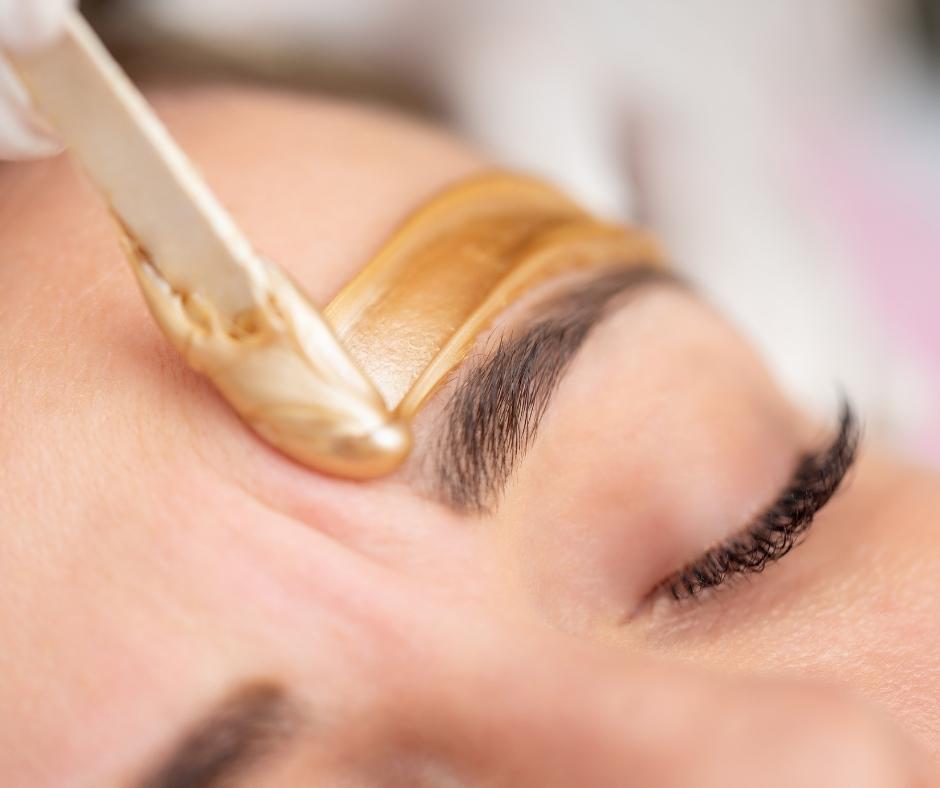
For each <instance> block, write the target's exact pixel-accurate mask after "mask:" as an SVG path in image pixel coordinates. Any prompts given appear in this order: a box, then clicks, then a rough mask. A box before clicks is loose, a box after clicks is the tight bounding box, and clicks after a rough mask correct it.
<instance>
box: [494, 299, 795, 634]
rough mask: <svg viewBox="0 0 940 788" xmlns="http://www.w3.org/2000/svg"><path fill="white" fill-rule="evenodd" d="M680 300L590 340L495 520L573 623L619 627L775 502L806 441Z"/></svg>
mask: <svg viewBox="0 0 940 788" xmlns="http://www.w3.org/2000/svg"><path fill="white" fill-rule="evenodd" d="M678 301H679V299H678V297H675V296H671V297H662V298H650V299H649V300H648V301H647V300H644V301H643V302H642V303H638V304H637V305H635V306H633V307H630V308H628V309H627V310H625V311H624V312H623V313H621V314H620V315H618V317H617V318H615V319H614V320H612V321H611V322H610V323H609V324H607V325H605V326H604V327H603V328H602V330H601V331H599V332H598V334H597V335H596V336H595V337H593V339H592V342H591V343H590V344H589V345H588V346H587V347H586V348H585V349H584V352H583V354H582V356H580V357H579V358H578V359H577V361H576V362H575V364H574V366H573V368H572V369H571V371H570V373H569V376H568V378H566V380H565V381H564V382H563V384H562V386H561V388H560V390H559V392H558V395H557V397H556V400H555V402H554V403H553V405H552V408H551V409H550V411H549V413H548V414H546V418H545V421H544V423H543V425H542V429H541V432H540V437H539V439H538V442H537V444H536V446H535V447H533V450H532V451H531V453H530V456H529V457H528V458H527V459H526V460H525V462H524V463H523V466H522V468H521V469H520V472H519V474H518V477H517V479H516V481H515V483H514V484H513V486H512V489H511V490H510V493H509V495H508V496H507V499H506V503H505V505H504V507H503V509H502V510H501V512H500V515H499V520H500V523H499V530H500V532H501V533H503V534H504V535H503V536H502V537H501V541H502V542H503V545H504V547H505V548H506V553H507V555H509V556H510V557H511V560H514V561H515V562H516V564H517V566H518V567H519V569H520V571H521V575H522V577H523V578H524V582H525V585H526V586H527V591H528V592H529V593H531V594H533V595H534V597H535V599H536V600H537V604H538V606H539V607H541V608H542V609H543V610H545V611H546V612H548V614H549V615H550V616H551V617H553V618H554V619H556V620H557V621H561V622H564V623H565V625H566V626H590V625H596V624H606V625H619V624H621V623H623V621H624V619H625V618H628V617H629V616H630V615H631V614H632V612H633V610H634V609H635V607H636V605H637V604H638V603H639V602H640V600H641V599H642V598H643V597H644V596H645V595H646V594H647V593H648V592H649V591H650V590H651V589H652V588H653V587H654V586H655V584H656V583H657V582H659V581H660V580H662V579H664V578H665V577H666V576H668V575H669V574H671V573H672V572H673V571H675V570H677V569H679V568H680V567H681V566H682V565H683V564H684V563H685V562H686V561H688V560H690V559H692V558H694V557H695V556H697V555H698V554H699V553H700V552H701V551H703V550H704V549H706V548H707V547H709V546H710V545H711V544H713V543H714V542H716V541H718V540H720V539H722V538H724V537H726V536H728V535H729V534H730V533H731V532H732V531H734V530H737V529H738V528H740V527H742V526H743V525H744V524H745V523H746V522H747V520H748V518H749V517H750V516H751V515H753V514H754V513H755V512H756V511H758V510H759V509H760V508H762V507H763V506H764V505H765V504H766V503H767V502H768V501H770V500H771V499H772V498H773V496H774V495H775V494H776V492H777V491H778V489H779V488H780V487H781V486H782V485H783V483H784V481H785V480H786V478H787V477H788V476H789V473H790V472H791V470H792V464H793V462H794V461H795V456H796V453H797V451H798V447H800V445H801V440H802V438H801V436H800V435H799V432H800V429H801V428H800V427H799V425H798V423H797V422H796V420H795V418H794V416H793V414H792V411H791V409H790V408H789V406H788V405H787V404H786V402H785V401H784V400H783V399H782V397H781V396H780V395H779V394H778V393H777V390H776V389H775V387H774V386H773V385H772V383H771V382H770V381H769V379H768V378H767V376H766V374H765V372H764V370H763V368H762V367H761V366H760V364H759V363H758V362H757V361H756V359H755V358H754V357H753V356H752V354H751V353H750V352H749V351H748V349H747V348H746V346H745V345H744V344H743V343H742V342H741V341H740V340H739V339H738V338H737V337H736V336H735V335H734V334H733V332H731V331H730V330H729V329H727V328H726V327H725V326H724V324H722V323H721V322H720V321H718V320H717V319H716V318H714V317H712V316H711V315H710V314H709V313H708V312H706V311H705V310H704V309H702V308H700V307H695V306H692V305H690V304H689V303H688V302H685V301H683V302H680V303H681V304H682V305H681V307H680V306H678V305H677V302H678Z"/></svg>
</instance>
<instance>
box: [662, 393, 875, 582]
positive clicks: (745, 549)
mask: <svg viewBox="0 0 940 788" xmlns="http://www.w3.org/2000/svg"><path fill="white" fill-rule="evenodd" d="M858 443H859V426H858V420H857V419H856V417H855V413H854V411H853V410H852V408H851V406H850V405H849V403H848V402H843V405H842V412H841V417H840V420H839V429H838V432H837V434H836V436H835V438H834V439H833V440H832V442H831V443H830V444H829V445H828V446H827V447H826V448H824V449H822V450H820V451H817V452H813V453H809V454H806V455H804V456H803V457H802V458H801V459H800V461H799V462H798V464H797V467H796V469H795V470H794V472H793V476H792V477H791V479H790V481H789V483H788V484H787V486H786V487H785V488H784V490H783V491H782V492H781V493H780V495H779V496H778V497H777V499H776V500H775V501H774V502H773V503H772V504H771V505H770V506H768V507H767V508H766V509H764V511H762V512H761V513H760V514H759V515H758V516H757V517H755V518H754V520H752V521H751V522H750V523H749V524H748V525H747V526H745V527H744V528H743V529H742V530H741V531H739V532H738V533H736V534H734V535H733V536H731V537H729V538H728V539H725V540H723V541H721V542H719V543H718V544H716V545H714V546H713V547H711V548H709V549H708V550H706V551H705V553H703V554H702V555H701V556H700V557H699V558H696V559H695V560H694V561H691V562H690V563H688V564H686V565H685V566H684V567H683V568H682V569H680V570H679V571H678V572H675V573H674V574H672V575H670V576H669V577H667V578H665V579H664V580H662V581H661V582H660V583H658V584H657V585H656V587H655V588H654V590H653V591H652V592H651V593H650V595H649V597H648V598H652V597H655V596H659V595H661V594H666V595H668V596H671V597H672V599H674V600H676V601H681V600H686V599H693V598H696V597H699V596H701V595H702V594H703V593H705V592H706V591H709V590H711V589H714V588H717V587H718V586H721V585H723V584H725V583H728V582H729V581H731V580H733V579H734V578H737V577H741V576H744V575H749V574H756V573H760V572H763V571H764V570H765V569H766V568H767V567H768V566H769V565H770V564H772V563H774V562H776V561H779V560H780V559H781V558H783V557H784V556H785V555H787V554H788V553H789V552H790V551H791V550H792V549H793V548H794V547H795V546H796V545H797V544H799V543H800V542H801V541H802V538H803V537H804V536H805V534H806V532H807V531H808V530H809V528H810V526H811V525H812V524H813V521H814V519H815V517H816V514H817V512H819V511H820V509H822V508H823V507H824V506H825V505H826V504H827V503H828V502H829V499H830V498H832V496H833V494H835V492H836V491H837V490H838V489H839V487H840V485H841V484H842V482H843V480H844V479H845V476H846V474H847V473H848V471H849V468H851V467H852V464H853V463H854V462H855V458H856V454H857V449H858Z"/></svg>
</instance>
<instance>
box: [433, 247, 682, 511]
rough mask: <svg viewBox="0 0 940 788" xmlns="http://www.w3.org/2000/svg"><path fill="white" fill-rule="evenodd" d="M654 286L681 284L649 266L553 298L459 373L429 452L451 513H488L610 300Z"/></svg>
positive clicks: (664, 271)
mask: <svg viewBox="0 0 940 788" xmlns="http://www.w3.org/2000/svg"><path fill="white" fill-rule="evenodd" d="M653 284H670V285H677V286H682V282H681V280H679V279H678V278H677V277H676V276H675V274H673V273H671V272H670V271H668V270H667V269H664V268H662V267H661V266H656V265H648V266H645V265H641V266H634V267H630V268H614V269H611V270H610V271H607V272H604V273H601V274H600V275H598V276H596V277H594V278H592V279H590V280H588V281H587V282H584V283H581V284H579V285H576V286H575V287H573V288H572V289H570V290H567V291H566V292H564V293H562V294H561V295H559V296H556V297H555V298H554V299H553V300H552V301H551V302H549V304H547V305H546V306H545V307H544V308H543V309H541V310H540V317H539V318H538V319H537V320H536V321H535V322H533V323H531V324H530V325H529V326H527V327H526V328H525V330H524V331H523V332H522V333H520V334H519V335H517V336H511V337H509V338H508V339H503V340H501V341H500V343H499V345H498V346H497V347H496V349H495V350H494V351H492V352H491V353H489V354H488V355H487V356H486V357H485V358H484V359H483V360H482V361H481V362H479V363H477V364H475V365H473V366H471V367H469V368H468V369H465V370H464V372H463V374H462V376H461V380H460V382H459V383H458V385H457V390H456V391H455V393H454V394H453V395H452V397H451V399H450V401H449V402H448V403H447V406H446V408H445V412H444V414H443V420H444V426H443V429H442V430H441V432H440V434H439V436H438V438H437V439H436V441H435V445H434V446H433V447H432V450H431V452H432V454H431V456H432V458H433V476H434V481H433V483H434V485H435V488H436V489H437V491H438V492H439V494H440V495H441V497H443V498H444V500H445V501H446V502H447V503H449V504H450V505H451V506H453V507H454V508H456V509H458V510H460V511H465V512H474V513H483V512H485V511H487V510H488V509H490V508H492V506H493V505H494V504H495V502H496V500H497V499H498V496H499V492H500V490H501V489H502V488H503V486H504V485H505V483H506V481H507V480H508V479H509V477H510V475H511V473H512V470H513V468H514V467H515V465H516V463H517V462H518V461H519V459H521V457H522V456H523V455H524V454H525V452H526V451H527V449H528V448H529V446H530V445H531V444H532V441H533V440H534V438H535V434H536V431H537V430H538V426H539V423H540V421H541V419H542V416H543V415H544V413H545V410H546V408H547V407H548V404H549V402H550V400H551V397H552V394H553V393H554V391H555V389H556V388H557V386H558V383H559V382H560V380H561V378H562V376H563V375H564V373H565V371H566V370H567V368H568V365H569V364H570V363H571V361H572V359H573V358H574V356H575V354H576V353H577V351H578V349H579V348H580V347H581V346H582V345H583V343H584V341H585V340H586V339H587V337H588V335H589V334H590V332H591V330H592V329H593V328H595V327H596V326H597V325H598V324H599V323H601V322H602V321H603V320H604V318H605V317H606V316H607V315H608V314H610V313H611V312H612V311H613V307H614V306H615V305H616V302H617V298H618V297H619V296H622V295H624V294H625V293H631V292H635V291H637V290H639V289H640V288H645V287H646V286H649V285H653Z"/></svg>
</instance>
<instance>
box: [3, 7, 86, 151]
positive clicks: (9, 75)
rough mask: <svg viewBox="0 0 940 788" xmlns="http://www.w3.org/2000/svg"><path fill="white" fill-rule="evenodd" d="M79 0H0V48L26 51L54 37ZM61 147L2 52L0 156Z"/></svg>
mask: <svg viewBox="0 0 940 788" xmlns="http://www.w3.org/2000/svg"><path fill="white" fill-rule="evenodd" d="M75 3H76V0H0V50H7V51H10V52H26V51H29V50H30V49H33V48H36V47H41V46H43V45H44V44H47V43H49V42H50V41H52V40H54V39H55V37H56V36H57V35H58V34H59V32H60V30H61V28H62V25H63V23H64V21H65V17H66V13H67V11H68V9H69V8H71V7H73V6H74V5H75ZM60 149H61V145H60V144H59V142H58V141H57V140H56V138H55V136H54V135H53V134H52V132H51V131H50V130H49V128H48V127H47V126H46V124H45V123H44V122H43V121H42V120H41V119H40V118H39V116H38V115H37V114H36V113H35V112H34V111H33V110H32V108H31V107H30V102H29V97H28V96H27V94H26V91H25V90H24V88H23V86H22V85H21V84H20V83H19V81H18V80H17V79H16V76H15V74H14V72H13V70H12V68H11V66H10V64H9V63H8V62H7V61H6V60H4V58H3V57H2V55H0V159H29V158H40V157H42V156H51V155H53V154H55V153H57V152H58V151H59V150H60Z"/></svg>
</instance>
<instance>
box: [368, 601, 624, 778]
mask: <svg viewBox="0 0 940 788" xmlns="http://www.w3.org/2000/svg"><path fill="white" fill-rule="evenodd" d="M478 612H481V611H478ZM424 623H425V624H426V625H428V629H425V630H424V631H423V632H418V631H417V630H416V631H415V633H414V638H413V639H412V640H410V642H408V643H406V644H403V643H399V646H400V647H401V646H404V648H401V649H400V650H399V652H398V654H397V655H395V656H394V657H393V658H392V659H390V660H389V661H388V662H386V665H385V668H386V670H385V671H384V672H383V676H382V680H383V687H384V692H383V694H382V697H381V700H380V704H381V706H382V708H381V710H380V711H379V713H378V714H377V715H375V712H374V710H373V718H375V717H376V716H377V717H378V718H380V719H382V720H383V724H382V733H381V738H382V740H383V744H382V745H381V747H380V748H379V749H381V750H383V751H385V752H388V753H391V754H392V755H390V756H389V757H390V759H391V760H395V759H401V760H404V761H407V762H412V763H413V762H415V761H416V760H420V761H421V762H422V763H425V764H426V763H433V764H434V768H435V769H437V770H439V773H440V774H447V775H448V779H451V780H452V782H446V781H443V782H440V783H434V782H431V783H429V784H433V785H437V784H440V785H468V786H470V785H487V786H507V788H508V787H509V786H512V787H513V788H515V787H516V786H523V785H524V786H529V785H532V786H535V785H537V786H540V787H542V788H552V787H553V786H559V788H561V786H571V785H585V786H597V787H598V788H604V786H608V785H610V786H615V785H623V784H624V781H625V780H626V779H627V777H628V776H629V774H628V768H629V766H628V764H629V758H630V757H631V754H630V753H629V751H628V748H627V747H625V746H624V742H623V741H621V737H620V727H621V726H620V724H619V723H620V722H621V721H622V719H623V715H624V713H625V712H626V710H627V705H626V704H627V703H628V702H629V697H630V686H629V682H622V681H620V678H623V677H622V676H621V673H622V671H620V670H619V669H618V668H617V667H616V666H615V665H612V664H611V663H610V662H608V660H607V657H606V655H605V654H604V653H603V652H600V651H593V650H591V649H582V648H581V647H580V646H579V645H578V644H576V643H574V642H568V638H567V636H564V635H556V634H555V633H552V632H547V631H543V630H541V629H539V628H537V627H536V626H535V625H532V627H531V630H530V629H528V628H527V627H526V625H525V624H524V623H522V622H500V623H494V622H493V620H492V617H490V618H489V620H487V619H483V618H481V619H479V620H477V621H475V620H474V614H473V611H470V610H463V611H460V612H457V611H450V615H448V616H447V618H446V619H444V620H443V622H442V623H437V622H434V623H432V622H430V621H428V620H425V622H424ZM422 638H427V640H426V641H424V642H422ZM386 768H388V764H386ZM442 779H443V778H442ZM422 784H423V783H422Z"/></svg>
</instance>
